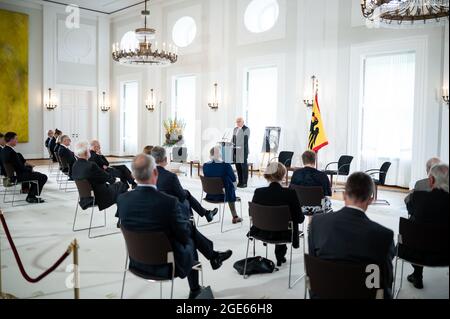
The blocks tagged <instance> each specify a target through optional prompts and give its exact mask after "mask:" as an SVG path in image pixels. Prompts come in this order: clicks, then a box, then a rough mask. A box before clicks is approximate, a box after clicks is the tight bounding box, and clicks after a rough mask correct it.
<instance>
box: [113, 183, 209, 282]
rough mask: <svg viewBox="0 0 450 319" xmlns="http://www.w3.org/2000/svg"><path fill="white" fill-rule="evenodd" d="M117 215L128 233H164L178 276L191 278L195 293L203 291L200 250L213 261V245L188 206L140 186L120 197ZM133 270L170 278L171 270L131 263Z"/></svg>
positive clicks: (150, 188)
mask: <svg viewBox="0 0 450 319" xmlns="http://www.w3.org/2000/svg"><path fill="white" fill-rule="evenodd" d="M117 212H118V216H119V218H120V223H121V225H122V227H124V228H125V229H127V230H130V231H162V232H164V233H165V234H166V235H167V237H168V238H169V240H170V242H171V244H172V249H173V252H174V257H175V275H176V276H177V277H180V278H185V277H188V280H189V286H190V287H191V290H196V289H198V288H199V285H198V272H197V271H193V270H192V266H194V265H195V264H196V262H197V261H198V254H197V249H198V250H199V251H200V252H201V253H202V254H203V255H205V257H206V258H208V259H211V258H212V257H213V254H214V250H213V244H212V242H211V241H209V240H208V239H206V238H205V237H203V236H202V235H201V234H200V233H199V232H198V231H197V230H196V229H195V228H194V227H193V225H192V224H191V222H190V213H189V211H188V210H187V209H186V207H185V206H183V205H181V204H180V203H179V201H178V200H177V199H176V198H175V197H173V196H170V195H167V194H165V193H163V192H160V191H158V190H156V189H155V188H153V187H143V186H138V187H137V188H136V189H135V190H134V191H131V192H128V193H126V194H122V195H120V196H119V198H118V200H117ZM130 267H135V268H137V269H138V270H140V271H141V272H144V273H148V274H151V275H153V276H159V277H169V276H170V269H169V268H168V267H164V266H149V265H144V264H141V263H138V262H136V261H134V260H130Z"/></svg>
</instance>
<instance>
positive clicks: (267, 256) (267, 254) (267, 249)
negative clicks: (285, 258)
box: [265, 244, 269, 259]
mask: <svg viewBox="0 0 450 319" xmlns="http://www.w3.org/2000/svg"><path fill="white" fill-rule="evenodd" d="M265 245H266V259H268V258H269V245H268V244H265Z"/></svg>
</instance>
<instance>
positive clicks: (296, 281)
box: [288, 243, 306, 289]
mask: <svg viewBox="0 0 450 319" xmlns="http://www.w3.org/2000/svg"><path fill="white" fill-rule="evenodd" d="M305 275H306V274H305V273H303V274H302V275H301V276H300V277H298V278H297V279H295V281H294V282H293V283H291V277H292V243H291V252H290V256H289V285H288V287H289V289H292V288H294V286H295V285H296V284H297V283H298V282H299V281H300V280H302V279H303V277H305Z"/></svg>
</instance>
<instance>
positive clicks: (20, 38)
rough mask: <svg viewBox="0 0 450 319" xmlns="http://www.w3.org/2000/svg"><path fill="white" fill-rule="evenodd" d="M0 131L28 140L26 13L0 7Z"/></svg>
mask: <svg viewBox="0 0 450 319" xmlns="http://www.w3.org/2000/svg"><path fill="white" fill-rule="evenodd" d="M0 30H2V32H0V132H2V133H6V132H8V131H14V132H16V133H17V134H18V137H19V142H21V143H26V142H28V15H26V14H22V13H17V12H11V11H5V10H0Z"/></svg>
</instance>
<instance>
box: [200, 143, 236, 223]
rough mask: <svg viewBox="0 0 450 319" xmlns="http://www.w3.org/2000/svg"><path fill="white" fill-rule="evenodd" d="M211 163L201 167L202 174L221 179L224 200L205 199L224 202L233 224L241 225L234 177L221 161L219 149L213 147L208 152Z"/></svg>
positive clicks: (219, 197)
mask: <svg viewBox="0 0 450 319" xmlns="http://www.w3.org/2000/svg"><path fill="white" fill-rule="evenodd" d="M210 158H211V161H210V162H208V163H205V164H204V165H203V174H204V176H205V177H221V178H222V181H223V185H224V187H225V198H224V196H223V195H210V194H207V195H206V199H207V200H210V201H223V200H224V199H225V201H226V202H227V203H228V206H229V207H230V210H231V214H232V215H233V224H237V223H241V222H242V218H240V217H239V216H238V214H237V212H236V205H235V203H236V186H237V183H236V175H235V174H234V171H233V168H232V167H231V165H230V164H229V163H225V162H223V161H222V156H221V152H220V148H219V147H214V148H212V149H211V151H210Z"/></svg>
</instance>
